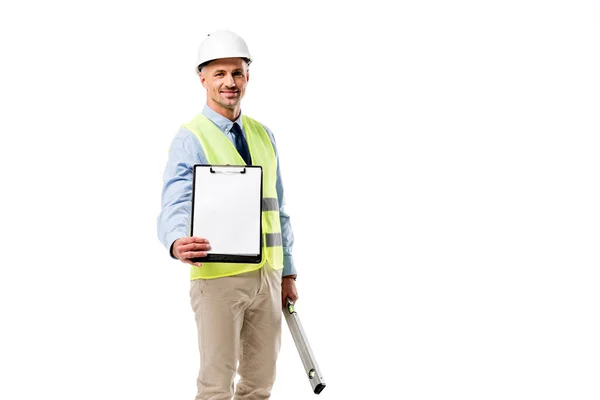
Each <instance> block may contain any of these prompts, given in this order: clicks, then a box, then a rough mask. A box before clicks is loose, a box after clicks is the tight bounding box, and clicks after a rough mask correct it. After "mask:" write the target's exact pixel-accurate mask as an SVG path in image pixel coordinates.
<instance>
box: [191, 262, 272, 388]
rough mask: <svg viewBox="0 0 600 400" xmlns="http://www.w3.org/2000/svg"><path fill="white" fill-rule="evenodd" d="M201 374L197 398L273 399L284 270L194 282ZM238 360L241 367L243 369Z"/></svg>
mask: <svg viewBox="0 0 600 400" xmlns="http://www.w3.org/2000/svg"><path fill="white" fill-rule="evenodd" d="M190 297H191V304H192V309H193V310H194V313H195V315H196V325H197V326H198V347H199V349H200V373H199V375H198V394H197V395H196V400H231V398H232V397H233V396H234V378H235V375H236V372H237V373H238V374H239V375H240V380H239V382H238V384H237V386H236V388H235V397H234V400H263V399H269V397H270V395H271V388H272V387H273V383H274V382H275V371H276V361H277V356H278V354H279V349H280V347H281V315H282V311H281V270H273V269H272V268H271V267H270V266H269V265H268V264H267V263H265V265H264V266H263V268H260V269H259V270H257V271H252V272H246V273H243V274H240V275H235V276H228V277H224V278H216V279H198V280H193V281H192V282H191V288H190ZM238 362H239V365H238Z"/></svg>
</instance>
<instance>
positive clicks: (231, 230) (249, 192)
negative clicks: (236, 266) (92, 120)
mask: <svg viewBox="0 0 600 400" xmlns="http://www.w3.org/2000/svg"><path fill="white" fill-rule="evenodd" d="M210 168H211V167H210V166H197V167H196V178H195V186H194V204H193V207H194V223H193V232H192V236H197V237H201V238H205V239H208V241H209V243H210V246H211V250H210V251H209V253H214V254H234V255H256V254H259V253H260V222H261V207H260V206H261V201H262V198H261V176H262V169H261V168H258V167H239V166H218V167H212V168H213V170H214V171H216V172H215V173H212V172H211V171H210ZM244 168H245V170H246V172H245V173H240V171H242V170H243V169H244Z"/></svg>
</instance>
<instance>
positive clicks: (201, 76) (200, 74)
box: [198, 72, 206, 89]
mask: <svg viewBox="0 0 600 400" xmlns="http://www.w3.org/2000/svg"><path fill="white" fill-rule="evenodd" d="M198 76H199V77H200V83H201V84H202V86H203V87H204V89H206V77H205V76H204V74H203V73H202V72H199V73H198Z"/></svg>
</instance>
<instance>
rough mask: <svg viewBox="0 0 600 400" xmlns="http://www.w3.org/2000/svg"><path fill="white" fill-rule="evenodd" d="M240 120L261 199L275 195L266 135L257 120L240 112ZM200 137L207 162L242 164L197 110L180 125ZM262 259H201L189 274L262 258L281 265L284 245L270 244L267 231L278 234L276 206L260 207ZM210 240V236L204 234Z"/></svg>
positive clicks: (245, 268) (235, 268)
mask: <svg viewBox="0 0 600 400" xmlns="http://www.w3.org/2000/svg"><path fill="white" fill-rule="evenodd" d="M242 123H243V125H244V131H245V133H246V141H247V142H248V148H249V150H250V156H251V157H252V165H260V166H261V167H262V173H263V188H262V190H263V199H273V198H274V199H277V190H276V186H275V184H276V179H277V158H276V156H275V149H273V145H272V144H271V140H270V139H269V135H268V134H267V132H266V131H265V129H264V128H263V126H262V125H261V124H260V123H259V122H258V121H256V120H254V119H252V118H250V117H247V116H245V115H242ZM183 127H185V128H186V129H188V130H189V131H190V132H192V133H193V134H194V135H195V136H196V137H197V138H198V140H199V141H200V145H201V146H202V149H203V150H204V154H205V155H206V158H207V161H208V163H209V164H214V165H227V164H230V165H245V164H246V163H245V162H244V160H243V159H242V157H241V156H240V155H239V153H238V151H237V149H236V148H235V146H234V145H233V143H231V141H230V140H229V139H228V138H227V137H226V136H225V135H224V134H223V132H221V130H220V129H219V128H218V127H217V126H216V125H215V124H213V123H212V122H211V121H210V120H209V119H208V118H207V117H205V116H204V115H202V114H198V115H197V116H196V117H194V118H193V119H192V120H191V121H190V122H188V123H187V124H185V125H183ZM261 234H262V243H263V248H262V253H263V257H262V261H261V262H260V263H259V264H240V263H211V262H205V263H202V267H200V268H198V267H195V266H192V267H191V272H190V278H191V279H192V280H194V279H212V278H219V277H223V276H231V275H237V274H241V273H243V272H249V271H254V270H257V269H259V268H261V267H262V266H263V265H264V264H265V261H266V260H268V261H269V262H268V264H269V265H270V266H272V267H273V268H274V269H282V268H283V247H282V246H281V243H279V244H278V245H274V246H273V245H269V243H268V241H267V235H268V234H281V225H280V221H279V209H278V208H276V209H274V210H263V212H262V233H261ZM207 239H208V240H209V241H210V238H207Z"/></svg>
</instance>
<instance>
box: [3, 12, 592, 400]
mask: <svg viewBox="0 0 600 400" xmlns="http://www.w3.org/2000/svg"><path fill="white" fill-rule="evenodd" d="M599 24H600V6H599V2H598V1H597V0H596V1H577V0H569V1H566V0H564V1H541V0H540V1H533V0H518V1H516V0H515V1H511V0H509V1H475V0H473V1H465V0H459V1H440V0H438V1H426V0H425V1H403V2H392V1H390V2H387V1H377V0H375V1H369V2H352V1H344V2H342V1H337V2H335V1H318V2H317V1H303V2H297V3H296V4H291V3H288V2H280V1H265V2H249V1H227V2H224V1H216V0H215V1H211V2H204V1H202V2H201V1H171V2H156V1H146V2H142V1H126V0H120V1H98V2H90V1H77V2H76V1H60V0H59V1H52V2H42V1H8V2H3V3H2V6H0V37H1V39H0V40H1V44H2V46H1V52H2V60H1V61H0V69H1V73H0V85H1V86H0V96H1V98H0V99H1V107H2V108H1V110H2V116H1V118H0V135H1V136H0V167H1V168H0V174H1V177H0V178H1V181H0V184H1V191H2V192H1V197H0V202H1V207H0V218H1V220H0V222H1V226H2V231H1V232H2V233H1V240H0V246H2V247H1V253H0V257H1V259H0V266H1V270H0V313H1V314H0V324H1V328H0V335H1V337H0V398H2V399H7V400H9V399H10V400H21V399H41V398H44V399H64V400H67V399H77V400H80V399H90V400H91V399H145V400H149V399H169V400H174V399H182V400H183V399H192V398H193V397H194V394H195V377H196V372H197V366H198V355H197V348H196V331H195V324H194V320H193V314H192V311H191V308H190V306H189V297H188V288H189V282H188V280H187V279H188V268H187V267H186V266H184V265H182V264H180V263H178V262H175V261H172V260H170V259H169V257H168V256H167V252H166V250H165V249H164V248H163V247H162V245H161V244H160V243H159V242H158V239H157V238H156V226H155V224H156V216H157V215H158V212H159V206H160V190H161V185H162V172H163V169H164V166H165V163H166V160H167V150H168V147H169V144H170V142H171V140H172V138H173V136H174V135H175V133H176V131H177V129H178V128H179V126H180V125H181V124H183V123H185V122H187V121H188V120H189V119H190V118H192V117H193V116H194V115H195V114H196V113H197V112H198V111H199V110H200V109H201V107H202V105H203V104H204V99H205V97H204V96H205V94H204V90H203V89H202V87H201V86H200V84H199V82H198V80H197V78H196V77H195V76H194V74H193V73H192V70H193V67H194V61H195V57H196V51H197V47H198V45H199V43H200V41H201V40H202V39H203V38H204V37H205V35H206V34H207V33H209V32H211V31H213V30H214V29H218V28H219V29H221V28H222V29H231V30H234V31H235V32H237V33H239V34H240V35H242V36H243V37H244V38H245V39H246V41H247V43H248V45H249V46H250V49H251V52H252V53H253V55H254V58H255V62H254V63H253V65H252V67H251V70H250V71H251V79H250V83H249V86H248V90H247V96H246V98H245V100H244V103H243V111H244V112H245V113H246V114H248V115H250V116H253V117H255V118H257V119H259V120H260V121H262V122H264V123H265V124H266V125H267V126H268V127H269V128H270V129H271V130H272V131H273V132H274V133H275V136H276V139H277V143H278V147H279V152H280V156H281V167H282V172H283V176H284V182H285V187H286V194H287V201H288V206H289V211H290V213H291V215H292V224H293V227H294V232H295V235H296V245H295V248H294V253H295V260H296V264H297V267H298V269H299V278H298V288H299V291H300V301H299V302H298V306H297V310H298V313H299V316H300V317H301V320H302V322H303V324H304V328H305V330H306V333H307V335H308V337H309V339H310V343H311V345H312V347H313V351H314V353H315V355H316V356H317V359H318V361H319V365H320V367H321V369H322V372H323V374H324V377H325V381H326V383H327V388H326V389H325V390H324V391H323V393H322V394H321V395H320V396H319V397H320V398H323V399H335V400H338V399H410V400H417V399H435V400H440V399H461V400H466V399H476V400H481V399H486V400H491V399H502V400H505V399H527V400H530V399H544V400H546V399H578V400H584V399H595V400H597V399H598V398H600V385H598V379H599V376H600V344H599V343H600V341H599V339H598V338H600V320H599V318H600V316H599V313H600V310H599V306H600V291H599V286H600V272H599V267H600V256H599V239H600V211H599V204H600V189H599V178H600V172H599V171H600V165H599V164H600V162H599V152H600V147H599V145H598V135H599V133H600V130H599V128H600V123H599V111H600V95H599V93H600V79H599V72H598V71H600V57H599V48H600V47H599V45H600V40H599V38H600V32H599V28H598V26H599ZM283 339H284V341H283V346H282V350H281V354H280V359H279V364H278V380H277V383H276V386H275V388H274V390H273V399H285V400H295V399H311V398H315V395H314V394H312V393H311V390H310V385H309V383H308V380H307V379H306V377H305V376H304V371H303V368H302V365H301V362H300V359H299V357H298V355H297V353H296V350H295V347H294V345H293V342H292V341H291V336H290V334H289V331H288V330H287V327H286V326H285V325H284V338H283Z"/></svg>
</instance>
